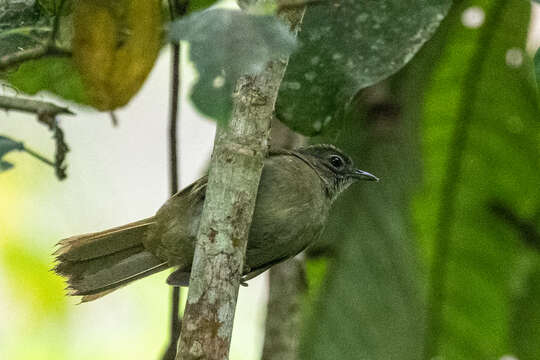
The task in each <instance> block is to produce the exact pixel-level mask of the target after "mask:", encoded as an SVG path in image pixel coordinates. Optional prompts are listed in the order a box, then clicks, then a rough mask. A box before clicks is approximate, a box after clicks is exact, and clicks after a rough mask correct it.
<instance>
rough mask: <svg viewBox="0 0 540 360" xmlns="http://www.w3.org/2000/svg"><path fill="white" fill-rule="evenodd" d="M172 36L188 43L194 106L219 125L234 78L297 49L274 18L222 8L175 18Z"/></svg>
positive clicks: (226, 115) (226, 112)
mask: <svg viewBox="0 0 540 360" xmlns="http://www.w3.org/2000/svg"><path fill="white" fill-rule="evenodd" d="M170 36H171V38H172V39H173V40H174V41H179V40H186V41H189V43H190V58H191V61H193V62H194V63H195V66H196V68H197V71H198V72H199V79H198V81H197V83H196V84H195V85H194V87H193V89H192V90H191V99H192V100H193V103H194V104H195V106H196V107H197V108H198V109H199V111H201V112H202V113H203V114H205V115H208V116H210V117H212V118H214V119H216V120H218V121H222V122H226V121H228V119H229V117H230V114H231V110H232V99H231V95H232V91H233V89H234V86H235V84H236V81H237V79H238V78H239V77H240V76H242V75H244V74H255V73H258V72H260V71H261V70H262V69H263V68H264V66H265V65H266V63H267V62H268V61H269V60H274V59H278V58H279V57H282V56H286V55H288V54H290V53H291V52H292V50H293V49H294V47H295V40H294V37H293V36H292V35H291V33H290V32H289V30H288V28H287V27H286V26H285V25H284V24H283V23H281V22H280V21H279V20H278V19H277V18H275V17H273V16H254V15H249V14H245V13H242V12H241V11H233V10H224V9H212V10H207V11H202V12H197V13H193V14H192V15H189V16H187V17H186V18H183V19H180V20H177V21H175V22H174V23H173V25H172V27H171V33H170Z"/></svg>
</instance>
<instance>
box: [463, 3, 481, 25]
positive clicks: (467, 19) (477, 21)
mask: <svg viewBox="0 0 540 360" xmlns="http://www.w3.org/2000/svg"><path fill="white" fill-rule="evenodd" d="M485 18H486V14H485V13H484V10H483V9H482V8H481V7H480V6H471V7H469V8H467V9H465V11H463V13H462V14H461V23H462V24H463V26H465V27H468V28H470V29H478V28H479V27H480V26H482V24H484V20H485Z"/></svg>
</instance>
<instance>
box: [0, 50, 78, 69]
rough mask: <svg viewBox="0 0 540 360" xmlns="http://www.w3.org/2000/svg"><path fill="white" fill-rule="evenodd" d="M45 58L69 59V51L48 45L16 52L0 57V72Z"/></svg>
mask: <svg viewBox="0 0 540 360" xmlns="http://www.w3.org/2000/svg"><path fill="white" fill-rule="evenodd" d="M45 56H65V57H70V56H71V51H69V50H66V49H62V48H60V47H57V46H52V45H49V44H46V45H42V46H38V47H34V48H30V49H26V50H22V51H17V52H14V53H12V54H7V55H3V56H0V71H3V70H6V69H8V68H10V67H12V66H15V65H18V64H20V63H22V62H25V61H28V60H36V59H40V58H42V57H45Z"/></svg>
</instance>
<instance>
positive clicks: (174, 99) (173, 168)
mask: <svg viewBox="0 0 540 360" xmlns="http://www.w3.org/2000/svg"><path fill="white" fill-rule="evenodd" d="M168 3H169V14H170V17H171V21H174V19H175V18H176V17H177V16H183V15H185V13H186V12H187V6H188V4H189V1H182V2H181V3H180V2H178V1H174V0H169V1H168ZM170 91H171V92H170V95H171V98H170V109H169V159H170V160H169V164H170V169H169V174H170V187H171V195H174V194H175V193H176V192H177V191H178V168H179V158H178V138H177V137H178V120H179V119H178V114H179V99H180V43H172V54H171V88H170ZM171 296H172V298H171V320H170V339H169V345H168V347H167V350H166V351H165V354H163V357H162V360H173V359H174V358H175V357H176V344H177V342H178V338H179V337H180V330H181V328H182V319H181V318H180V287H178V286H174V287H173V289H172V295H171Z"/></svg>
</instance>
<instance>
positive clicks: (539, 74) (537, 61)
mask: <svg viewBox="0 0 540 360" xmlns="http://www.w3.org/2000/svg"><path fill="white" fill-rule="evenodd" d="M539 1H540V0H539ZM533 62H534V78H535V80H536V87H537V88H538V89H540V48H539V49H538V50H536V54H535V55H534V59H533Z"/></svg>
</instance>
